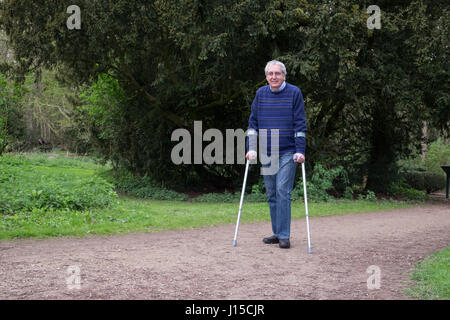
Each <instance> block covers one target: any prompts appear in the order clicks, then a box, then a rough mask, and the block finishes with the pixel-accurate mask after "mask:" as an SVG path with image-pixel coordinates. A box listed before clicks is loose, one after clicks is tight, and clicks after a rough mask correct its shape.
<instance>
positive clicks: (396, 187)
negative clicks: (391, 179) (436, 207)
mask: <svg viewBox="0 0 450 320" xmlns="http://www.w3.org/2000/svg"><path fill="white" fill-rule="evenodd" d="M389 194H391V195H393V196H395V197H401V198H406V199H408V200H419V201H423V200H425V199H426V198H427V194H426V192H425V191H421V190H417V189H414V188H411V187H410V186H408V185H407V184H405V183H403V182H399V183H393V184H392V185H391V186H390V188H389Z"/></svg>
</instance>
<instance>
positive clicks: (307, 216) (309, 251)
mask: <svg viewBox="0 0 450 320" xmlns="http://www.w3.org/2000/svg"><path fill="white" fill-rule="evenodd" d="M302 176H303V194H304V196H305V197H304V198H305V212H306V231H307V233H308V253H312V249H311V235H310V232H309V214H308V197H307V195H306V174H305V161H303V162H302Z"/></svg>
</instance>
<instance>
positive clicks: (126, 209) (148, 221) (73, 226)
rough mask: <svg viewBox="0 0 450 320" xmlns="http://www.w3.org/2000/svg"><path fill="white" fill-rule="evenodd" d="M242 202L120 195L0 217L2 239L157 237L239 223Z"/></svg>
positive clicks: (358, 206)
mask: <svg viewBox="0 0 450 320" xmlns="http://www.w3.org/2000/svg"><path fill="white" fill-rule="evenodd" d="M238 206H239V204H238V203H194V202H187V201H161V200H143V199H137V198H131V197H126V196H119V198H118V200H117V201H116V204H115V205H114V206H112V207H109V208H102V209H90V210H86V211H73V210H61V209H51V210H41V209H34V210H32V211H31V212H20V213H17V214H14V215H4V216H3V217H2V218H0V240H1V239H11V238H16V237H38V238H42V237H51V236H67V235H72V236H83V235H88V234H114V233H121V232H153V231H161V230H169V229H189V228H197V227H205V226H214V225H220V224H229V223H230V224H233V223H236V218H237V213H238ZM407 206H412V205H411V204H409V205H408V204H405V203H400V202H371V201H348V200H342V201H336V202H333V203H309V214H310V217H318V216H330V215H339V214H349V213H363V212H370V211H377V210H391V209H398V208H405V207H407ZM304 216H305V207H304V204H303V202H298V201H297V202H294V203H293V206H292V217H293V218H294V219H295V218H304ZM269 219H270V218H269V207H268V205H267V204H266V203H244V206H243V213H242V216H241V223H243V224H244V223H249V222H256V221H269Z"/></svg>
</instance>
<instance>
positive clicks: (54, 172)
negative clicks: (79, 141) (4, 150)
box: [0, 156, 117, 214]
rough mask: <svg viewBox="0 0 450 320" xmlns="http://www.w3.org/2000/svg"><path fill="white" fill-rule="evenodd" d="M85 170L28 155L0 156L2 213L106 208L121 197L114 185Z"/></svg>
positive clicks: (0, 202) (0, 206)
mask: <svg viewBox="0 0 450 320" xmlns="http://www.w3.org/2000/svg"><path fill="white" fill-rule="evenodd" d="M80 170H81V169H72V168H67V169H62V168H59V169H51V168H46V167H40V166H35V165H31V164H29V163H27V161H26V159H24V158H15V157H11V156H5V157H3V158H0V213H1V214H13V213H15V212H20V211H31V210H33V209H35V208H37V209H44V210H46V209H50V208H53V209H68V210H86V209H89V208H96V207H106V206H109V205H111V204H113V203H114V201H115V199H116V198H117V195H116V193H115V192H114V190H113V187H112V185H111V184H109V183H108V182H106V181H105V180H104V179H101V178H99V177H97V176H95V175H93V174H92V173H88V174H84V175H80Z"/></svg>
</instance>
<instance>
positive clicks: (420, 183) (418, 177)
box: [404, 171, 445, 193]
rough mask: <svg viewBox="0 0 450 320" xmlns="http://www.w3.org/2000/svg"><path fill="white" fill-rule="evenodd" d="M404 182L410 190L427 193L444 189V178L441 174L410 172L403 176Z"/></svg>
mask: <svg viewBox="0 0 450 320" xmlns="http://www.w3.org/2000/svg"><path fill="white" fill-rule="evenodd" d="M404 179H405V182H406V183H407V184H408V185H409V186H410V187H412V188H414V189H417V190H422V191H426V192H427V193H431V192H435V191H438V190H441V189H443V188H444V187H445V178H444V175H443V174H440V173H431V172H421V171H410V172H406V173H405V174H404Z"/></svg>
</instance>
